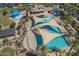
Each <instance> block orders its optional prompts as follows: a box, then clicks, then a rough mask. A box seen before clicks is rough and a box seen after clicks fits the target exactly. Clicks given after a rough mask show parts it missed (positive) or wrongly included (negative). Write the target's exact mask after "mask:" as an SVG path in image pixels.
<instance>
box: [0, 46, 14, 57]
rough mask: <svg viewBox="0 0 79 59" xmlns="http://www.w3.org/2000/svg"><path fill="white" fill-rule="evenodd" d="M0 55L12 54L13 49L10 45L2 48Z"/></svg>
mask: <svg viewBox="0 0 79 59" xmlns="http://www.w3.org/2000/svg"><path fill="white" fill-rule="evenodd" d="M0 55H1V56H13V55H14V50H13V49H12V48H10V47H6V48H4V49H3V50H2V51H0Z"/></svg>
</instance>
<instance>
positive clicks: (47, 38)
mask: <svg viewBox="0 0 79 59" xmlns="http://www.w3.org/2000/svg"><path fill="white" fill-rule="evenodd" d="M37 29H38V30H39V31H40V33H41V35H42V37H43V44H45V45H46V44H47V43H48V42H49V41H50V40H51V39H54V38H56V37H58V36H61V35H63V34H53V33H49V32H47V31H45V30H43V29H40V28H37Z"/></svg>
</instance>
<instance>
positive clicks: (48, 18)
mask: <svg viewBox="0 0 79 59" xmlns="http://www.w3.org/2000/svg"><path fill="white" fill-rule="evenodd" d="M51 20H53V19H52V17H49V16H46V18H45V19H44V20H42V21H40V22H37V23H36V24H35V25H42V24H45V23H47V22H49V21H51Z"/></svg>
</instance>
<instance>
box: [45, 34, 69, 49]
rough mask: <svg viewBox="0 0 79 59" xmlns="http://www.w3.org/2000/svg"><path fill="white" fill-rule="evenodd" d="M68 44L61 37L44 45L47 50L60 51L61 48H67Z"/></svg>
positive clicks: (63, 37) (64, 38) (65, 39)
mask: <svg viewBox="0 0 79 59" xmlns="http://www.w3.org/2000/svg"><path fill="white" fill-rule="evenodd" d="M68 44H69V43H68V41H67V38H66V37H65V36H63V35H62V36H59V37H56V38H54V39H52V40H51V41H50V42H48V43H47V44H46V47H47V48H48V49H61V48H66V47H69V45H68Z"/></svg>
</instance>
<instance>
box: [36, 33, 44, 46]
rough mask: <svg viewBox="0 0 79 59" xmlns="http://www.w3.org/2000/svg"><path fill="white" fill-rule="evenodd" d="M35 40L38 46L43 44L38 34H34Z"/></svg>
mask: <svg viewBox="0 0 79 59" xmlns="http://www.w3.org/2000/svg"><path fill="white" fill-rule="evenodd" d="M36 41H37V45H38V46H41V45H42V44H43V39H42V36H41V35H40V34H36Z"/></svg>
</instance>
